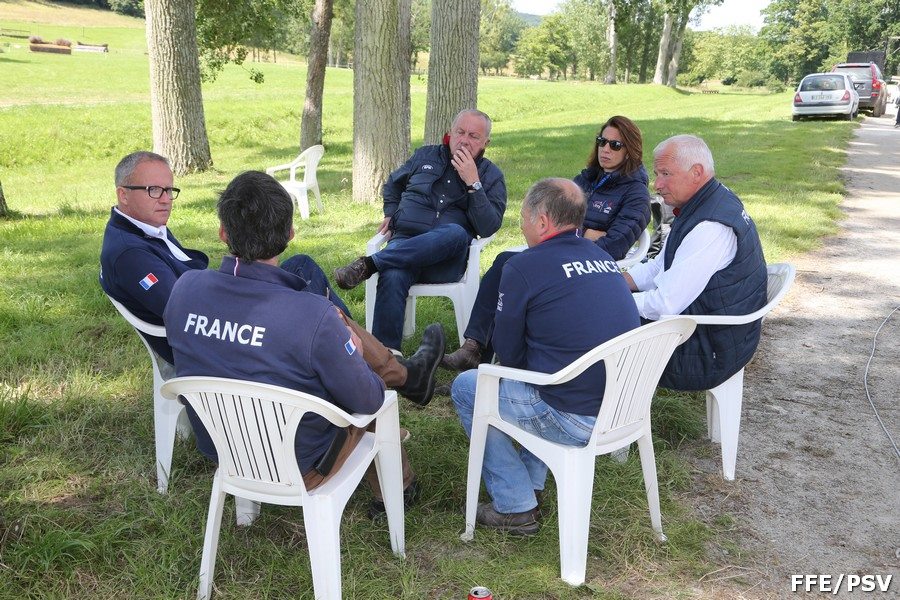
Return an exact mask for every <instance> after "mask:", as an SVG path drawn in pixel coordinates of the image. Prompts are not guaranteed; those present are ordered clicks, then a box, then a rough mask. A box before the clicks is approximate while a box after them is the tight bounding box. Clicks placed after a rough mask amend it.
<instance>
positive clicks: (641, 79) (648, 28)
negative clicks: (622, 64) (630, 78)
mask: <svg viewBox="0 0 900 600" xmlns="http://www.w3.org/2000/svg"><path fill="white" fill-rule="evenodd" d="M655 19H656V16H655V15H654V14H653V3H652V2H651V3H650V10H649V13H648V15H647V20H646V21H644V34H643V38H644V42H643V44H642V46H643V48H642V50H641V67H640V71H638V83H647V67H649V66H650V49H651V48H652V45H651V43H650V39H651V38H650V34H651V33H652V32H653V21H654V20H655Z"/></svg>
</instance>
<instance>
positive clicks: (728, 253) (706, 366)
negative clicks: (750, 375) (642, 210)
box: [624, 135, 767, 391]
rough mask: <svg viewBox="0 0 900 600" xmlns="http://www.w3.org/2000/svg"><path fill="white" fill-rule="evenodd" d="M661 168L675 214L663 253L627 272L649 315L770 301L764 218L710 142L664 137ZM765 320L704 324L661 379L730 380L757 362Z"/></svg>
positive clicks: (686, 384) (694, 383) (736, 308)
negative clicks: (727, 182) (723, 174)
mask: <svg viewBox="0 0 900 600" xmlns="http://www.w3.org/2000/svg"><path fill="white" fill-rule="evenodd" d="M653 172H654V174H655V175H656V181H655V182H654V186H655V187H656V191H657V193H658V194H659V195H660V196H662V198H663V201H664V202H665V203H666V204H667V205H669V206H671V207H672V208H673V212H674V214H675V218H674V220H673V221H672V227H671V230H670V231H669V235H668V236H667V237H666V239H665V241H664V242H663V246H662V250H661V251H660V253H659V254H658V255H657V256H656V257H655V258H653V259H652V260H650V261H648V262H645V263H641V264H639V265H635V266H634V267H632V268H631V269H629V270H628V272H627V273H624V276H625V280H626V282H627V283H628V285H629V287H630V288H631V290H632V291H633V292H635V293H634V294H633V298H634V300H635V303H636V304H637V309H638V313H640V315H641V317H642V318H643V319H645V320H650V321H655V320H658V319H659V318H661V317H662V316H663V315H678V314H683V315H745V314H748V313H752V312H755V311H757V310H759V309H760V308H762V307H763V306H764V305H765V304H766V285H767V274H766V261H765V257H764V256H763V250H762V244H761V243H760V240H759V234H758V233H757V231H756V225H755V224H754V223H753V220H752V219H751V218H750V216H749V215H748V214H747V211H746V210H745V209H744V205H743V204H742V203H741V201H740V200H739V199H738V197H737V196H736V195H735V194H734V192H732V191H731V190H730V189H728V188H727V187H725V186H724V185H722V184H721V183H719V181H717V180H716V178H715V174H716V173H715V167H714V163H713V157H712V153H711V152H710V150H709V147H708V146H707V145H706V142H704V141H703V140H702V139H700V138H698V137H696V136H693V135H676V136H674V137H671V138H669V139H667V140H663V141H662V142H661V143H660V144H659V145H658V146H657V147H656V148H655V149H654V150H653ZM760 325H761V322H760V321H755V322H753V323H748V324H746V325H728V326H726V327H718V326H713V325H699V326H698V327H697V329H696V331H695V332H694V334H693V335H692V336H691V337H690V338H689V339H688V340H687V341H686V342H685V343H684V344H681V345H680V346H678V348H676V349H675V353H674V354H673V355H672V359H671V360H670V361H669V364H668V365H667V366H666V369H665V371H664V372H663V375H662V377H661V378H660V381H659V384H660V385H661V386H663V387H666V388H670V389H676V390H684V391H696V390H708V389H711V388H713V387H715V386H717V385H719V384H721V383H723V382H725V381H726V380H727V379H728V378H729V377H731V376H732V375H734V374H735V373H737V372H738V371H740V370H741V369H742V368H743V367H744V366H745V365H746V364H747V363H748V362H750V359H751V358H752V357H753V353H754V352H755V351H756V347H757V345H758V344H759V335H760Z"/></svg>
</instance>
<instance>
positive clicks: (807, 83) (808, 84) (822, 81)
mask: <svg viewBox="0 0 900 600" xmlns="http://www.w3.org/2000/svg"><path fill="white" fill-rule="evenodd" d="M842 89H844V78H843V77H841V76H840V75H820V76H818V77H807V78H806V79H804V80H803V82H802V83H801V84H800V91H801V92H822V91H828V90H842Z"/></svg>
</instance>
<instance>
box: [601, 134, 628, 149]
mask: <svg viewBox="0 0 900 600" xmlns="http://www.w3.org/2000/svg"><path fill="white" fill-rule="evenodd" d="M607 144H609V147H610V148H612V149H613V151H615V152H618V151H619V150H621V149H622V148H624V147H625V144H623V143H622V142H620V141H619V140H608V139H606V138H605V137H603V136H602V135H598V136H597V145H598V146H600V147H601V148H602V147H603V146H605V145H607Z"/></svg>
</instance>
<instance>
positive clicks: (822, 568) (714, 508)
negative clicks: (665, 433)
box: [690, 112, 900, 599]
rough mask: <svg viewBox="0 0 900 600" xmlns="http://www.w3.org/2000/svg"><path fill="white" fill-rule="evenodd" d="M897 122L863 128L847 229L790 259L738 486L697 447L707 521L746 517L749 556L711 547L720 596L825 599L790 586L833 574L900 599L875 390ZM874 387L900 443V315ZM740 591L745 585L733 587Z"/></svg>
mask: <svg viewBox="0 0 900 600" xmlns="http://www.w3.org/2000/svg"><path fill="white" fill-rule="evenodd" d="M893 123H894V113H893V112H891V113H889V114H887V115H885V116H883V117H881V118H879V119H875V118H871V117H868V118H866V119H865V120H864V121H863V124H862V126H861V127H860V128H859V129H858V130H857V131H856V134H855V136H854V138H853V140H852V141H851V143H850V148H849V153H848V160H847V164H846V167H845V168H844V176H845V180H846V184H847V195H846V197H845V199H844V202H843V205H842V208H843V211H844V215H845V216H844V220H843V221H842V222H841V223H840V227H841V229H840V232H839V233H838V235H836V236H834V237H831V238H828V239H826V240H825V241H824V245H823V247H822V248H821V249H820V250H818V251H816V252H813V253H811V254H808V255H804V256H801V257H798V258H796V259H794V260H793V261H792V262H794V264H795V266H796V267H797V279H796V281H795V283H794V287H793V289H792V290H791V292H790V293H789V294H788V296H787V297H786V299H785V300H784V302H782V304H781V305H780V306H779V307H778V308H777V309H776V310H775V311H774V312H773V313H772V315H771V317H770V318H768V319H767V320H766V322H765V324H764V326H763V339H762V343H761V344H760V348H759V351H758V352H757V354H756V358H755V359H754V361H753V363H752V364H751V365H750V366H749V367H748V369H747V371H746V376H745V380H744V409H743V419H742V424H741V427H742V429H741V436H740V446H739V449H738V461H737V474H736V475H737V479H736V481H735V482H733V483H731V482H727V483H726V482H723V481H722V480H721V476H720V475H719V473H718V471H717V470H716V469H717V468H718V466H719V458H718V454H717V447H716V448H715V451H713V450H712V449H711V447H710V444H709V443H708V442H706V443H705V444H698V445H696V446H695V447H693V448H691V450H690V451H691V452H692V453H693V454H695V455H696V456H695V458H696V461H697V464H698V471H700V473H698V475H697V477H696V486H695V487H696V490H694V491H695V492H696V493H697V499H696V500H695V505H696V507H697V510H698V511H699V512H700V514H701V515H703V516H704V517H705V518H707V519H709V520H712V519H715V518H717V516H720V515H725V514H728V515H732V516H734V517H735V520H736V522H735V527H736V528H737V536H738V539H739V543H740V546H741V547H743V548H746V549H749V552H748V553H738V554H739V555H738V556H730V555H729V554H728V552H727V551H726V550H724V549H723V548H724V546H720V545H715V546H714V548H713V549H712V550H711V551H712V552H717V553H719V554H720V555H721V556H719V557H717V558H718V560H719V561H720V562H721V564H722V565H723V569H722V570H721V571H720V572H718V573H714V574H711V575H710V576H709V577H708V578H706V579H705V580H704V581H703V582H702V583H710V584H711V585H710V587H708V588H706V590H707V592H708V593H709V592H712V593H713V595H714V596H718V597H743V598H754V599H757V598H806V597H809V598H812V597H819V596H818V593H812V592H810V593H807V592H804V591H802V590H801V591H798V592H792V586H791V576H792V575H795V574H796V575H802V574H829V575H832V576H833V577H834V578H835V579H834V580H833V581H832V582H831V583H832V585H833V584H834V581H835V580H836V579H837V577H838V576H839V575H840V574H845V575H850V574H856V575H861V574H873V575H874V574H880V575H882V576H885V575H893V579H894V581H892V582H891V586H890V589H889V591H888V592H886V593H885V592H879V591H876V592H871V593H863V592H860V591H859V590H858V589H857V590H854V592H852V593H847V591H846V590H847V580H846V578H845V581H844V583H843V584H842V586H841V591H840V592H839V593H838V594H837V597H839V598H900V459H898V457H897V455H896V454H895V450H894V448H893V446H892V444H891V442H890V440H889V439H888V437H887V435H886V434H885V433H884V431H883V430H882V428H881V426H880V425H879V424H878V421H877V419H876V417H875V414H874V411H873V409H872V406H871V405H870V402H869V399H868V398H867V394H866V390H865V387H864V383H863V379H864V374H865V371H866V363H867V361H868V360H869V356H870V354H871V352H872V346H873V344H872V340H873V336H874V335H875V332H876V330H877V329H878V328H879V326H880V325H882V323H883V322H884V321H885V318H886V317H888V315H889V314H891V311H892V310H893V309H894V308H895V307H897V306H898V305H900V130H898V129H894V128H893ZM868 387H869V394H870V395H871V399H872V401H873V402H874V404H875V406H876V407H877V409H878V411H879V412H880V415H881V418H882V420H883V421H884V423H885V425H886V426H887V429H888V431H889V432H890V433H891V435H892V436H893V438H894V441H895V443H897V444H900V404H898V389H900V310H898V311H896V312H894V313H893V315H892V316H891V317H890V318H889V319H888V320H887V322H886V323H884V325H883V327H882V328H881V331H880V333H879V334H878V339H877V346H876V351H875V355H874V358H873V359H872V361H871V364H870V365H869V370H868ZM716 581H718V582H719V585H718V586H717V585H716V584H715V583H714V582H716ZM729 583H735V584H738V585H737V587H736V588H735V589H733V590H729V591H728V592H724V588H727V587H728V584H729ZM722 586H724V588H723V587H722ZM704 587H705V586H704ZM715 589H718V593H716V592H714V591H713V590H715ZM813 590H814V591H815V592H819V591H821V590H820V589H819V588H818V587H814V588H813ZM722 593H724V594H725V595H721V594H722Z"/></svg>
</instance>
